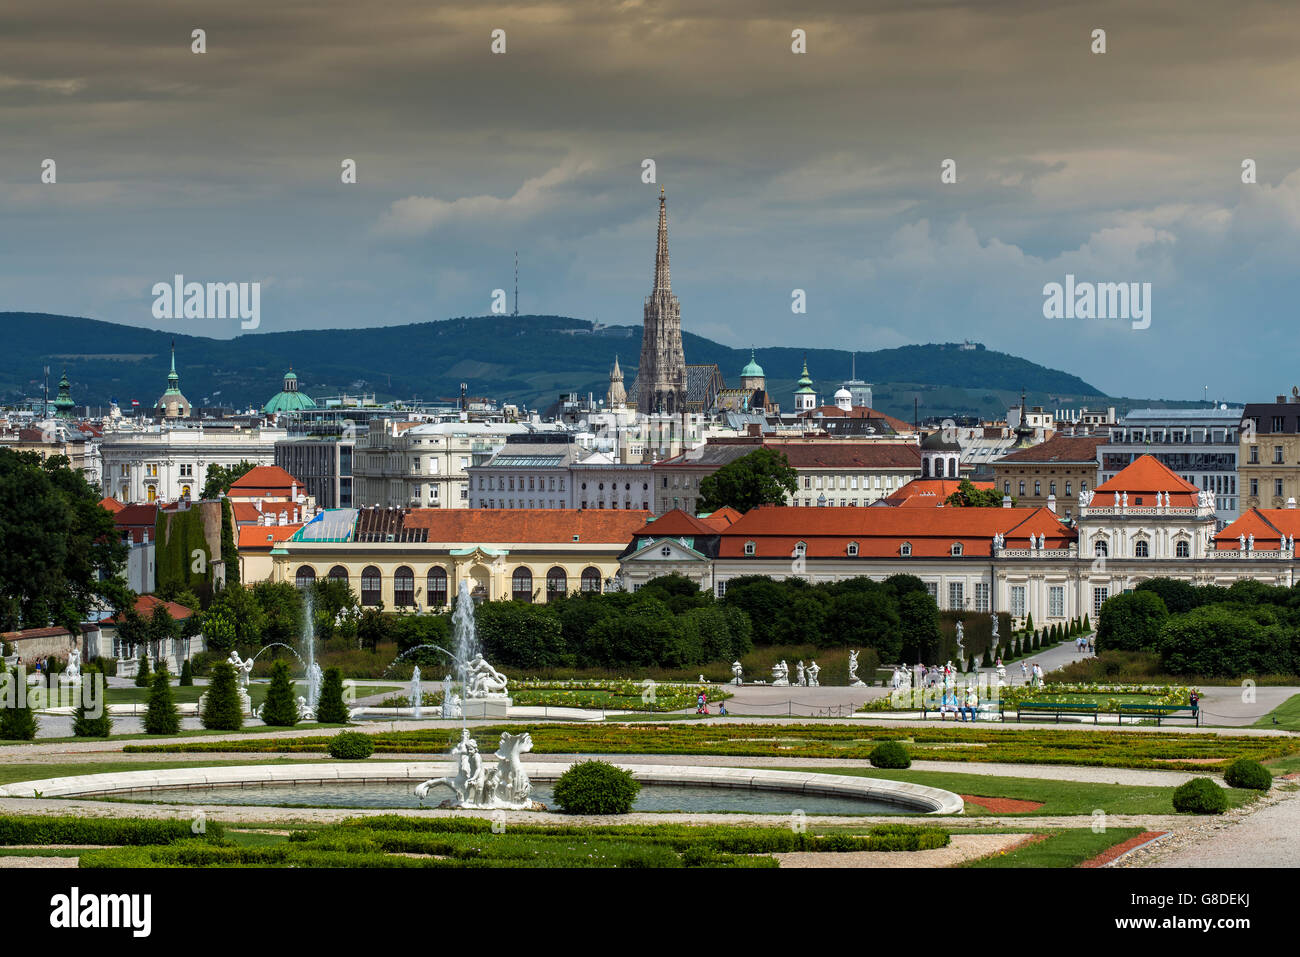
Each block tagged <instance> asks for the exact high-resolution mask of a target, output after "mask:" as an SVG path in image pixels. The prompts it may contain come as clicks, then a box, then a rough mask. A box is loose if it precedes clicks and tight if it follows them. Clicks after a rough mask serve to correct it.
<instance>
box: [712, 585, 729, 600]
mask: <svg viewBox="0 0 1300 957" xmlns="http://www.w3.org/2000/svg"><path fill="white" fill-rule="evenodd" d="M713 594H714V596H715V597H717V598H726V597H727V583H726V582H725V581H720V582H718V583H717V584H716V585H714V586H713Z"/></svg>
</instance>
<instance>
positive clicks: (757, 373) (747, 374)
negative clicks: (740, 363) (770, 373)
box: [740, 349, 767, 379]
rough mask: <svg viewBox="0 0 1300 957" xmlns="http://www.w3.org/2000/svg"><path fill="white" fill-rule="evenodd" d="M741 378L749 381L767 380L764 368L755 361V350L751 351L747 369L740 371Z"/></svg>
mask: <svg viewBox="0 0 1300 957" xmlns="http://www.w3.org/2000/svg"><path fill="white" fill-rule="evenodd" d="M740 377H741V378H742V379H748V378H755V379H765V378H767V376H765V375H763V367H762V366H761V365H759V364H758V362H757V361H755V359H754V350H753V349H750V350H749V362H748V364H746V366H745V368H743V369H741V370H740Z"/></svg>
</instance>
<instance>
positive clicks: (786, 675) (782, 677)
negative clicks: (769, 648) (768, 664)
mask: <svg viewBox="0 0 1300 957" xmlns="http://www.w3.org/2000/svg"><path fill="white" fill-rule="evenodd" d="M772 685H773V687H776V688H788V687H790V666H789V665H787V664H786V663H785V659H784V658H782V659H781V660H780V661H778V662H777V663H776V664H774V665H773V666H772Z"/></svg>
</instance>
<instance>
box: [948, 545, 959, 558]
mask: <svg viewBox="0 0 1300 957" xmlns="http://www.w3.org/2000/svg"><path fill="white" fill-rule="evenodd" d="M948 554H949V555H951V556H952V557H953V558H961V542H953V543H952V547H951V548H949V549H948Z"/></svg>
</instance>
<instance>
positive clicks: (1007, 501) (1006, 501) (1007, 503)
mask: <svg viewBox="0 0 1300 957" xmlns="http://www.w3.org/2000/svg"><path fill="white" fill-rule="evenodd" d="M1002 507H1003V508H1010V507H1011V496H1010V495H1003V496H1002Z"/></svg>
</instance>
